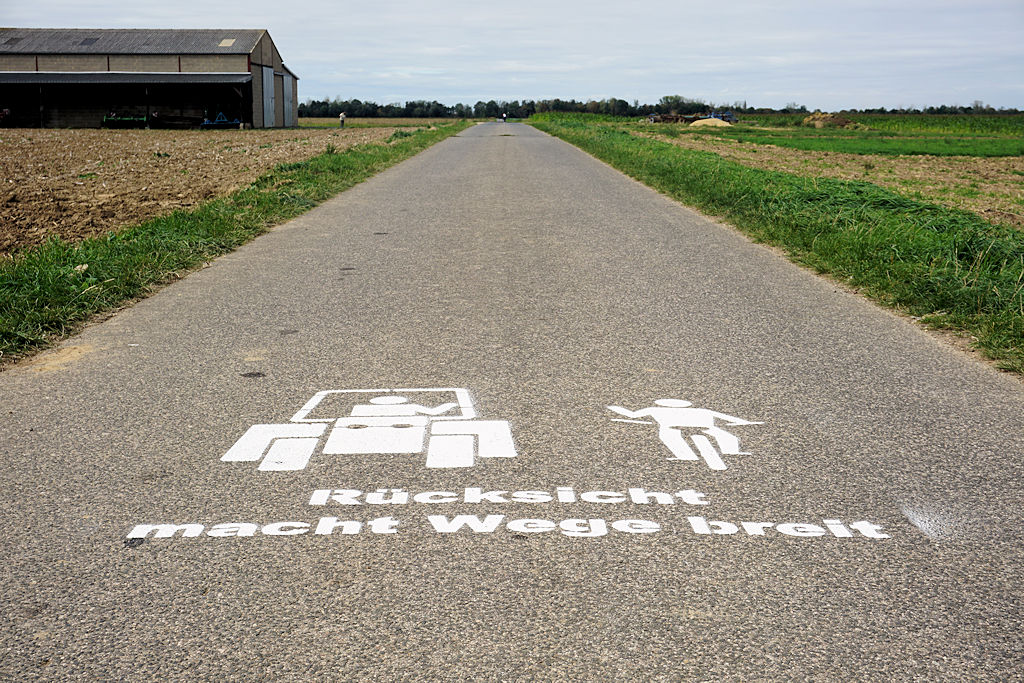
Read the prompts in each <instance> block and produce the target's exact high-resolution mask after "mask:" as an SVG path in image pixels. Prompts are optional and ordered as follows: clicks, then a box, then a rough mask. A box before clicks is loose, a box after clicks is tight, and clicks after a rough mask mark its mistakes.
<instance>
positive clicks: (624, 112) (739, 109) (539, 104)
mask: <svg viewBox="0 0 1024 683" xmlns="http://www.w3.org/2000/svg"><path fill="white" fill-rule="evenodd" d="M711 110H719V111H724V110H731V111H733V112H735V113H738V114H771V113H779V114H804V113H809V111H808V109H807V107H806V106H804V105H802V104H797V103H795V102H791V103H789V104H787V105H786V106H785V107H783V108H782V109H771V108H763V107H748V106H747V103H746V102H734V103H733V104H712V103H710V102H704V101H703V100H699V99H691V98H688V97H683V96H681V95H666V96H664V97H662V98H661V99H660V100H658V103H657V104H640V103H639V102H638V101H636V100H634V101H633V103H632V104H630V103H629V102H627V101H626V100H620V99H616V98H609V99H607V100H590V101H588V102H580V101H578V100H560V99H553V100H536V101H534V100H524V101H522V102H520V101H519V100H512V101H511V102H506V101H504V100H502V101H500V102H498V101H495V100H489V101H487V102H483V101H481V102H477V103H476V104H473V105H469V104H462V103H459V104H456V105H451V106H449V105H446V104H441V103H440V102H437V101H431V102H428V101H426V100H413V101H411V102H406V103H405V104H383V105H382V104H377V103H376V102H363V101H361V100H341V99H336V100H307V101H305V102H303V103H301V104H299V116H303V117H334V118H337V116H338V115H339V114H341V113H342V112H345V115H346V116H352V117H368V118H372V117H387V118H406V117H409V118H413V117H415V118H460V119H462V118H492V117H500V116H501V115H503V114H507V115H508V116H510V117H512V118H519V119H524V118H527V117H529V116H531V115H532V114H539V113H543V112H574V113H589V114H604V115H609V116H650V115H651V114H684V115H685V114H700V113H703V112H707V111H711ZM844 111H846V112H848V113H853V114H856V113H860V114H1018V113H1020V112H1019V110H1017V109H1005V108H1000V109H995V108H993V107H990V106H988V105H986V104H985V103H983V102H980V101H976V102H974V103H973V104H972V105H971V106H969V107H964V106H960V105H942V106H938V107H924V108H921V109H917V108H903V109H886V108H885V107H880V108H877V109H848V110H844Z"/></svg>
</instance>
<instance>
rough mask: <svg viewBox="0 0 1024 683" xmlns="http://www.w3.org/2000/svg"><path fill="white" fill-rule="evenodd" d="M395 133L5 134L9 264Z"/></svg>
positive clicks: (0, 158)
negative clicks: (41, 247) (32, 251)
mask: <svg viewBox="0 0 1024 683" xmlns="http://www.w3.org/2000/svg"><path fill="white" fill-rule="evenodd" d="M395 130H396V129H395V128H392V127H383V128H353V129H346V130H339V129H333V130H332V129H288V130H222V131H198V130H189V131H177V130H95V129H73V130H40V129H8V130H3V131H0V178H2V180H0V258H2V257H9V256H11V255H12V254H14V253H16V252H17V251H18V250H21V249H24V248H26V247H31V246H33V245H37V244H40V243H42V242H43V241H45V240H46V239H48V238H49V237H51V236H58V237H60V238H62V239H65V240H79V239H83V238H86V237H94V236H96V235H101V234H104V233H106V232H109V231H115V230H118V229H120V228H124V227H127V226H129V225H133V224H136V223H139V222H141V221H144V220H147V219H149V218H153V217H155V216H158V215H163V214H168V213H171V212H172V211H174V210H177V209H188V208H190V207H193V206H195V205H196V204H199V203H201V202H204V201H208V200H210V199H212V198H214V197H219V196H224V195H227V194H230V193H231V192H232V191H234V190H236V189H238V188H240V187H244V186H245V185H248V184H249V183H251V182H252V181H254V180H256V178H258V177H259V176H260V175H262V174H263V173H265V172H266V171H268V170H270V169H271V168H273V167H274V166H276V165H277V164H281V163H290V162H296V161H301V160H302V159H307V158H309V157H312V156H315V155H317V154H320V153H322V152H323V151H324V150H325V149H326V148H327V146H328V145H333V146H334V148H335V149H337V150H344V149H347V148H349V147H352V146H354V145H359V144H364V143H374V142H381V141H383V140H386V139H388V138H389V137H390V136H391V134H392V133H394V131H395Z"/></svg>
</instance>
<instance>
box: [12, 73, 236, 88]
mask: <svg viewBox="0 0 1024 683" xmlns="http://www.w3.org/2000/svg"><path fill="white" fill-rule="evenodd" d="M251 80H252V74H251V73H249V72H248V71H245V72H242V73H197V72H190V73H177V72H155V73H154V72H144V71H140V72H137V73H136V72H134V71H132V72H129V71H0V85H55V84H68V85H112V84H138V85H155V84H175V83H182V84H187V85H200V84H206V85H209V84H227V85H232V84H235V85H237V84H241V83H248V82H249V81H251Z"/></svg>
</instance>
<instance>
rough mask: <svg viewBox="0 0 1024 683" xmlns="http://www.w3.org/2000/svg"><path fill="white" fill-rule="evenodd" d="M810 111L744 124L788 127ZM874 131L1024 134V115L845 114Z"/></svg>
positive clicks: (746, 119) (758, 117)
mask: <svg viewBox="0 0 1024 683" xmlns="http://www.w3.org/2000/svg"><path fill="white" fill-rule="evenodd" d="M806 116H807V115H806V114H744V115H743V116H742V119H741V120H742V123H744V124H750V125H755V126H762V127H763V126H768V127H776V128H784V127H789V126H798V125H800V123H801V122H802V121H803V120H804V118H806ZM843 116H845V117H846V118H848V119H850V120H851V121H853V122H855V123H859V124H861V125H863V126H866V127H868V128H871V129H872V130H880V131H889V132H894V133H940V134H950V135H961V134H976V135H1011V136H1017V137H1021V136H1024V114H843Z"/></svg>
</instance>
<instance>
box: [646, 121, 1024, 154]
mask: <svg viewBox="0 0 1024 683" xmlns="http://www.w3.org/2000/svg"><path fill="white" fill-rule="evenodd" d="M896 118H898V117H885V118H878V119H871V120H870V123H868V124H861V125H868V126H871V127H870V128H869V129H864V128H857V129H845V128H812V127H804V126H797V125H788V126H785V127H783V126H779V125H775V124H774V123H773V126H772V127H764V126H760V125H754V124H756V123H758V120H757V119H755V118H754V117H750V118H748V117H744V118H743V119H742V121H741V122H740V124H739V125H736V126H731V127H728V128H711V127H708V128H691V127H689V126H686V125H684V124H636V127H637V129H638V130H642V131H645V132H649V133H657V134H660V135H667V136H679V135H706V136H717V137H720V138H726V139H730V140H736V141H738V142H745V143H752V144H758V145H776V146H779V147H789V148H791V149H803V150H810V151H828V152H843V153H847V154H888V155H901V154H907V155H909V154H926V155H932V156H974V157H1001V156H1020V155H1024V134H1022V133H1024V116H1022V117H1017V118H1016V121H1017V124H1018V125H1019V126H1020V130H1019V131H1018V134H1016V135H1014V134H1010V133H1007V132H1004V131H1006V130H1007V128H1006V126H1005V122H1000V123H999V124H998V125H997V124H996V123H995V122H989V124H988V125H990V127H991V128H992V130H984V131H983V132H954V131H950V130H945V131H939V130H934V129H935V128H938V127H939V125H938V124H935V123H932V124H926V123H920V124H918V123H913V122H909V121H897V120H894V119H896ZM904 118H910V117H904ZM923 118H929V119H932V118H941V117H923ZM951 118H953V117H951ZM989 118H993V119H994V118H997V117H989ZM1006 118H1009V117H1006ZM787 120H788V119H787ZM865 120H868V119H865ZM857 123H860V121H857ZM874 125H885V126H886V127H885V128H884V129H875V128H874V127H873V126H874ZM947 125H948V127H953V122H952V121H949V122H947ZM957 125H961V126H963V127H966V125H964V124H957ZM915 126H920V127H915ZM983 128H984V126H983V125H982V124H978V125H976V126H975V130H981V129H983ZM927 130H930V131H931V132H926V131H927Z"/></svg>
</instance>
